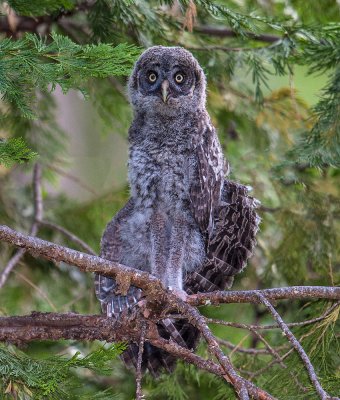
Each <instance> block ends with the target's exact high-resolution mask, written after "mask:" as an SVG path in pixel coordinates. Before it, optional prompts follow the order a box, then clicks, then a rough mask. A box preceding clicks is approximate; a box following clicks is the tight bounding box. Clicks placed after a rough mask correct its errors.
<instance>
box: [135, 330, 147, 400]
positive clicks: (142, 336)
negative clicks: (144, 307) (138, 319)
mask: <svg viewBox="0 0 340 400" xmlns="http://www.w3.org/2000/svg"><path fill="white" fill-rule="evenodd" d="M145 333H146V324H145V323H142V330H141V334H140V339H139V347H138V359H137V368H136V400H142V399H143V397H144V396H143V393H142V360H143V352H144V341H145Z"/></svg>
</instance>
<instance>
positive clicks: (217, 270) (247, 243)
mask: <svg viewBox="0 0 340 400" xmlns="http://www.w3.org/2000/svg"><path fill="white" fill-rule="evenodd" d="M258 204H259V202H258V201H257V200H256V199H254V198H253V197H251V196H249V195H248V189H247V187H246V186H244V185H241V184H238V183H235V182H232V181H229V180H227V179H226V180H224V185H223V190H222V197H221V201H220V204H219V205H218V206H217V207H216V209H215V211H214V230H213V232H212V234H210V235H208V237H207V241H206V248H207V258H206V260H205V262H204V263H203V265H202V266H201V267H200V268H199V269H197V270H196V271H193V272H190V273H188V274H187V276H186V279H185V284H184V288H185V290H186V291H187V292H188V293H189V294H192V293H197V292H211V291H214V290H224V289H226V288H230V287H231V285H232V283H233V280H234V276H235V275H236V274H238V273H239V272H241V271H242V270H243V269H244V267H245V266H246V264H247V260H248V259H249V257H250V256H251V255H252V253H253V250H254V247H255V245H256V239H255V236H256V233H257V231H258V229H259V223H260V218H259V216H258V215H257V213H256V207H257V206H258Z"/></svg>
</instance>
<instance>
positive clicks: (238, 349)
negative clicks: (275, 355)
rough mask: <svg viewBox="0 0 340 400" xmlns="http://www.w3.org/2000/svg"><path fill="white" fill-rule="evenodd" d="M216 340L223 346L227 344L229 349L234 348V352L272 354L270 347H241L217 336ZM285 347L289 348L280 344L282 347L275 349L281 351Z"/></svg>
mask: <svg viewBox="0 0 340 400" xmlns="http://www.w3.org/2000/svg"><path fill="white" fill-rule="evenodd" d="M216 340H217V341H218V343H219V344H221V345H222V346H225V347H227V348H228V349H230V350H232V352H239V353H244V354H252V355H258V354H262V355H270V352H269V350H268V349H255V348H246V347H241V346H239V345H235V344H233V343H231V342H229V341H228V340H225V339H220V338H217V339H216ZM285 348H287V346H280V347H276V349H275V350H276V351H279V350H283V349H285ZM229 356H230V355H229Z"/></svg>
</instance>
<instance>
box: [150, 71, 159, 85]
mask: <svg viewBox="0 0 340 400" xmlns="http://www.w3.org/2000/svg"><path fill="white" fill-rule="evenodd" d="M148 78H149V82H151V83H154V82H156V80H157V75H156V74H155V73H154V72H150V74H149V77H148Z"/></svg>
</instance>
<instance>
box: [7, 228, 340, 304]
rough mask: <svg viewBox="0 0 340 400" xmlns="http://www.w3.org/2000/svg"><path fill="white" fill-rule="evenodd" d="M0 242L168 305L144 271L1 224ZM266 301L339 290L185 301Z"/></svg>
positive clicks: (300, 289)
mask: <svg viewBox="0 0 340 400" xmlns="http://www.w3.org/2000/svg"><path fill="white" fill-rule="evenodd" d="M0 240H2V241H5V242H8V243H11V244H13V245H15V246H18V247H22V248H24V249H26V250H27V251H28V252H30V253H32V254H33V255H34V256H35V257H37V256H40V257H44V258H46V259H48V260H51V261H55V262H60V261H64V262H66V263H68V264H71V265H75V266H76V267H78V268H79V269H80V270H81V271H86V272H98V273H101V274H103V275H107V276H111V277H113V278H116V280H117V281H118V282H123V283H126V282H129V283H131V284H132V285H135V286H137V287H140V288H141V289H143V290H144V292H145V294H147V295H150V296H151V298H154V299H157V301H158V302H159V303H162V302H165V303H167V302H168V294H169V292H168V291H166V290H165V289H164V287H163V286H162V283H161V282H160V280H159V279H157V278H155V277H154V276H152V275H150V274H148V273H147V272H144V271H140V270H136V269H134V268H131V267H127V266H125V265H122V264H119V263H115V262H111V261H108V260H105V259H103V258H100V257H97V256H91V255H88V254H85V253H81V252H79V251H76V250H72V249H69V248H67V247H64V246H60V245H57V244H54V243H51V242H48V241H46V240H42V239H38V238H35V237H31V236H28V235H24V234H22V233H19V232H16V231H15V230H13V229H11V228H9V227H8V226H6V225H0ZM259 293H260V294H263V295H265V296H266V298H267V299H269V300H279V299H329V300H340V287H325V286H291V287H283V288H274V289H263V290H242V291H237V290H235V291H224V292H223V291H217V292H211V293H199V294H195V295H191V296H188V298H187V302H188V304H190V305H193V306H200V305H208V304H222V303H261V301H260V299H259V297H258V294H259Z"/></svg>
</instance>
